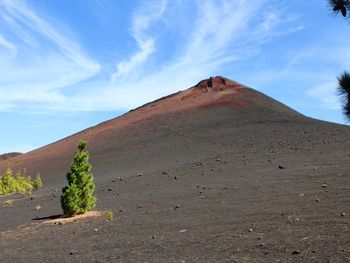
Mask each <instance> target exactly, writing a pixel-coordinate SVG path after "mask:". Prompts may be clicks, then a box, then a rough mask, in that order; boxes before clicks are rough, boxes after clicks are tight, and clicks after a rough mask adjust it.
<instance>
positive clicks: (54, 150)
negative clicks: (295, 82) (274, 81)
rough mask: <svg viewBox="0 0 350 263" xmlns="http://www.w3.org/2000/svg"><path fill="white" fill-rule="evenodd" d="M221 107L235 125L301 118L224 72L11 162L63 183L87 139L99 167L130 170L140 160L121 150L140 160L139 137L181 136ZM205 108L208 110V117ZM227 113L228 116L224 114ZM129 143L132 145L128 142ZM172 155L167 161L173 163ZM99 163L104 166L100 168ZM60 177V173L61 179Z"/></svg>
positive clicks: (0, 166) (0, 165)
mask: <svg viewBox="0 0 350 263" xmlns="http://www.w3.org/2000/svg"><path fill="white" fill-rule="evenodd" d="M220 108H225V109H228V110H229V112H230V115H232V114H234V115H232V117H234V118H235V119H236V120H235V123H236V124H239V123H240V122H247V121H252V120H253V119H256V118H258V117H257V116H260V115H262V117H259V118H260V119H261V118H262V119H264V118H266V119H269V118H272V119H273V118H278V119H283V118H291V117H292V118H300V117H302V116H301V115H300V114H298V113H297V112H295V111H293V110H292V109H290V108H288V107H286V106H285V105H283V104H281V103H279V102H277V101H275V100H273V99H272V98H269V97H267V96H265V95H264V94H262V93H259V92H258V91H255V90H252V89H250V88H248V87H246V86H244V85H242V84H240V83H238V82H235V81H232V80H229V79H227V78H224V77H219V76H218V77H211V78H209V79H206V80H203V81H200V82H199V83H198V84H197V85H195V86H193V87H191V88H189V89H187V90H184V91H181V92H177V93H175V94H172V95H169V96H166V97H163V98H160V99H158V100H155V101H153V102H150V103H147V104H145V105H143V106H141V107H139V108H136V109H134V110H131V111H130V112H128V113H126V114H124V115H122V116H120V117H118V118H115V119H112V120H109V121H106V122H103V123H101V124H99V125H96V126H94V127H91V128H89V129H86V130H83V131H81V132H79V133H77V134H74V135H72V136H69V137H67V138H64V139H62V140H59V141H57V142H55V143H53V144H49V145H47V146H45V147H42V148H39V149H37V150H34V151H32V152H29V153H26V154H23V155H20V156H17V157H15V160H16V161H15V162H12V166H17V164H19V166H21V167H25V168H27V169H28V171H29V172H31V173H33V174H35V173H37V172H40V173H41V174H42V176H43V178H44V179H45V177H46V176H49V177H50V180H49V181H50V182H63V181H64V175H65V171H66V170H67V169H68V166H69V164H70V161H71V158H72V154H73V152H74V151H75V149H76V144H77V142H78V141H79V140H80V139H85V140H87V141H88V142H89V148H90V151H91V156H92V159H93V160H95V170H97V171H99V172H101V171H102V170H103V169H104V168H105V167H106V166H105V165H104V163H105V162H107V163H115V165H117V166H118V167H121V166H125V169H129V168H128V163H134V162H135V160H133V159H132V158H129V159H128V160H127V161H124V162H122V161H121V160H122V159H123V158H124V156H122V157H121V156H119V153H121V152H120V151H123V150H126V149H130V148H131V145H133V147H135V149H137V150H135V151H136V152H135V153H133V154H132V155H135V158H138V157H137V156H138V154H137V151H139V149H138V147H139V146H138V143H136V142H137V141H144V140H153V139H154V138H156V137H157V136H158V135H157V134H158V133H159V134H161V133H163V132H165V131H172V132H173V134H176V133H177V131H178V132H180V133H182V131H181V130H183V129H184V127H187V126H189V125H191V126H192V125H194V124H195V122H194V120H193V118H194V117H193V116H196V115H198V117H197V119H196V122H197V123H198V125H199V126H200V125H202V124H199V123H202V122H208V123H209V124H210V125H214V123H215V121H211V120H210V118H208V117H207V116H208V114H209V113H210V112H214V111H213V109H220ZM202 111H203V113H204V112H206V113H205V114H204V115H203V114H202ZM224 111H227V110H224ZM174 116H177V117H174ZM179 116H181V117H179ZM202 116H204V117H202ZM224 117H225V116H224V115H223V116H222V118H224ZM183 118H184V119H183ZM220 118H221V117H220ZM215 119H218V117H215ZM150 127H151V129H150ZM176 140H177V139H176ZM157 143H158V142H157ZM159 143H160V142H159ZM127 144H129V145H128V146H126V145H127ZM162 145H163V144H162ZM180 146H181V145H179V147H180ZM145 151H147V149H145ZM157 154H158V153H157ZM117 156H118V158H119V160H118V162H119V161H120V162H122V164H121V165H120V164H119V165H118V164H116V163H117V162H116V161H115V158H116V157H117ZM129 156H130V155H129ZM163 157H164V156H163ZM157 158H158V157H157ZM169 158H170V157H169ZM169 158H166V160H167V161H168V160H169ZM159 160H161V159H159ZM157 162H158V159H157ZM162 162H163V161H162ZM7 165H8V163H7V162H4V161H0V172H2V171H4V170H5V169H6V168H7ZM98 166H100V167H101V169H102V170H99V169H98ZM113 167H114V165H113ZM13 168H15V169H16V168H20V167H13ZM59 175H60V177H59V178H56V176H59Z"/></svg>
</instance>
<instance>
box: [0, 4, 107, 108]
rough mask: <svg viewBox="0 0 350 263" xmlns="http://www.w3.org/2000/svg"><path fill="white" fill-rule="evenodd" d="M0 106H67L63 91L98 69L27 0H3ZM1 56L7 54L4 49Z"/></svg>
mask: <svg viewBox="0 0 350 263" xmlns="http://www.w3.org/2000/svg"><path fill="white" fill-rule="evenodd" d="M0 11H1V16H0V25H1V29H0V45H1V46H4V47H6V48H7V53H6V54H4V55H3V56H1V58H0V68H1V71H2V74H1V76H0V84H1V85H0V96H1V99H0V102H1V103H0V104H1V105H8V106H9V108H13V109H14V108H18V107H19V106H20V108H26V106H28V107H31V106H32V105H34V104H35V103H42V102H44V104H46V105H50V104H56V103H63V101H64V98H63V95H62V94H61V91H60V89H61V88H64V87H66V86H70V85H74V84H76V83H78V82H80V81H82V80H86V79H88V78H90V77H92V76H94V75H96V74H97V73H98V72H99V71H100V65H99V64H98V63H97V62H95V61H94V60H93V59H91V58H90V57H89V56H88V55H87V54H86V53H85V52H84V51H83V49H82V48H81V47H80V45H79V43H78V42H77V41H74V40H72V39H71V38H68V37H66V35H67V34H69V32H67V31H61V30H60V29H59V28H58V27H57V28H56V26H54V25H52V24H51V23H50V22H48V21H46V20H44V19H43V18H42V17H40V16H39V15H38V14H37V13H35V12H34V11H33V10H32V9H31V8H30V7H29V6H28V5H27V4H26V2H24V1H20V0H10V1H9V0H1V1H0ZM3 53H5V51H4V50H3Z"/></svg>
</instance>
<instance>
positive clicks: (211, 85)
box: [195, 76, 242, 92]
mask: <svg viewBox="0 0 350 263" xmlns="http://www.w3.org/2000/svg"><path fill="white" fill-rule="evenodd" d="M195 87H198V88H201V89H203V90H205V91H207V92H210V91H223V90H226V89H232V88H237V87H242V85H241V84H240V83H238V82H235V81H233V80H230V79H228V78H224V77H221V76H215V77H210V78H209V79H205V80H202V81H200V82H199V83H198V84H197V85H196V86H195Z"/></svg>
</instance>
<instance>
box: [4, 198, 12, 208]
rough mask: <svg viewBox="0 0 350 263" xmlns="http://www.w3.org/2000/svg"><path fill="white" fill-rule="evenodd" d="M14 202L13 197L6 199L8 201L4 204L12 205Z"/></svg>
mask: <svg viewBox="0 0 350 263" xmlns="http://www.w3.org/2000/svg"><path fill="white" fill-rule="evenodd" d="M12 203H13V200H12V199H9V200H6V201H5V202H4V205H6V206H11V205H12Z"/></svg>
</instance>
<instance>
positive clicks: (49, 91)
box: [0, 0, 295, 111]
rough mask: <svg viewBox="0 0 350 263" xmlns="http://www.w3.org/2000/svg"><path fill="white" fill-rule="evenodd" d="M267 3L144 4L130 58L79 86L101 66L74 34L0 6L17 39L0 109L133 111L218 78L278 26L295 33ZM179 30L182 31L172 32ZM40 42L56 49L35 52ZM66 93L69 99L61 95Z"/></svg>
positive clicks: (200, 0)
mask: <svg viewBox="0 0 350 263" xmlns="http://www.w3.org/2000/svg"><path fill="white" fill-rule="evenodd" d="M269 3H271V2H270V1H267V0H261V1H248V0H236V1H228V0H216V1H214V0H196V1H194V2H192V1H191V2H189V1H176V2H171V3H170V2H169V3H168V2H167V1H166V0H164V1H161V2H159V1H151V2H147V4H142V5H141V6H140V7H139V8H138V9H136V11H135V13H134V14H133V16H132V19H131V30H130V34H131V37H132V38H133V39H134V41H135V45H136V47H137V48H136V51H134V52H131V54H128V55H126V56H125V57H126V58H125V59H124V60H122V61H121V62H119V63H116V70H115V71H113V72H103V73H104V74H109V75H110V79H109V80H103V79H102V78H99V79H98V80H94V81H89V82H84V86H83V85H82V84H80V82H81V81H83V80H86V79H88V78H90V77H91V76H95V75H96V74H98V72H99V71H100V65H99V64H98V63H96V62H95V61H93V60H92V59H91V58H90V57H89V56H88V55H86V53H85V52H84V51H83V49H82V48H81V47H80V46H79V44H78V42H77V41H74V38H68V37H67V35H70V36H71V35H73V34H72V33H71V32H62V30H59V29H60V28H61V27H60V26H59V25H55V26H54V25H53V24H52V23H49V22H48V21H47V20H44V19H43V18H42V17H40V16H39V15H38V14H36V13H35V12H34V11H33V10H31V9H30V8H29V7H28V6H26V5H25V4H24V2H22V1H21V2H19V1H16V0H13V1H12V0H2V1H1V0H0V7H1V6H3V8H4V10H5V12H6V14H5V16H3V19H4V17H6V19H5V20H6V23H7V24H8V25H10V27H9V28H10V29H9V30H12V31H11V33H12V34H15V35H16V36H17V38H21V37H22V42H21V43H20V45H19V46H18V54H17V55H16V59H13V60H6V61H1V58H0V66H1V65H3V68H2V71H3V73H4V74H3V76H2V77H0V82H1V83H4V84H6V85H2V86H1V87H0V105H5V104H6V105H11V107H14V108H21V109H23V108H28V109H30V110H34V111H38V110H42V111H48V110H60V111H77V110H81V111H99V110H101V111H102V110H120V109H130V108H131V107H135V106H139V105H140V104H143V103H145V102H147V101H150V100H153V99H156V98H158V97H160V96H163V95H166V94H168V93H170V92H174V91H177V90H178V89H179V88H186V87H189V86H190V85H192V84H194V83H196V82H197V81H199V80H200V79H203V78H207V77H209V76H210V75H213V74H217V72H218V71H219V69H220V68H222V67H223V66H224V65H226V64H227V63H229V62H233V61H239V60H245V59H246V58H247V57H249V56H250V55H252V54H255V52H258V51H259V49H260V48H261V46H262V44H264V43H265V42H266V41H267V40H269V39H271V38H272V37H275V36H276V34H277V33H279V32H281V31H283V30H281V29H280V26H281V25H283V28H284V29H285V31H287V32H288V31H290V30H289V29H290V28H294V22H295V21H294V20H292V19H290V18H288V17H287V16H286V19H283V15H277V13H276V12H275V10H274V7H273V6H272V7H271V6H269ZM184 9H188V10H191V12H190V14H191V16H189V17H186V18H185V17H182V18H183V20H181V21H177V18H178V16H177V15H178V14H179V13H181V12H183V11H184ZM9 21H10V22H9ZM179 24H181V28H182V29H183V31H181V32H177V31H176V30H175V29H174V28H176V27H177V26H178V25H179ZM19 25H21V26H19ZM172 26H173V27H174V28H171V27H172ZM176 29H177V28H176ZM21 32H23V35H22V34H21ZM170 34H173V35H170ZM178 35H181V37H180V38H179V39H177V42H176V43H171V40H170V41H169V39H172V38H176V37H177V36H178ZM24 36H25V37H24ZM162 37H163V38H169V39H167V40H163V39H162ZM46 42H49V43H50V44H53V46H54V48H49V49H45V50H41V49H42V48H43V45H42V43H46ZM38 43H40V45H39V47H36V45H38ZM162 45H163V46H162ZM164 45H172V46H171V47H167V46H164ZM168 49H169V50H171V52H172V53H171V54H170V55H166V56H165V58H166V59H164V54H160V53H159V52H160V50H162V51H163V52H167V51H168ZM28 50H29V51H30V52H26V51H28ZM4 76H6V77H4ZM68 87H69V94H70V95H69V96H68V95H65V93H64V92H63V90H62V89H61V88H65V89H67V88H68ZM9 90H11V93H8V91H9ZM81 90H84V92H83V93H80V92H79V91H81ZM77 105H79V108H78V109H77Z"/></svg>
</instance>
